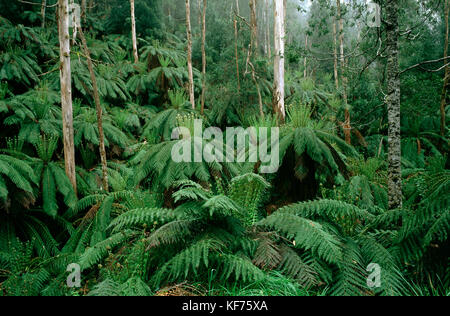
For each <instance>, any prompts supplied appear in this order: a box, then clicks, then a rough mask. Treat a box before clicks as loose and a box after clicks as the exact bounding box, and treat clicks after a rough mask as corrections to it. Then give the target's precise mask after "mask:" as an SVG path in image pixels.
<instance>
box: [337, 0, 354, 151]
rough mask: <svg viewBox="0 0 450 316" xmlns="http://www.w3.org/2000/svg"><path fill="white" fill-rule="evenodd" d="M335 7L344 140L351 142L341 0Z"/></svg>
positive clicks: (338, 0)
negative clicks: (337, 23) (343, 112)
mask: <svg viewBox="0 0 450 316" xmlns="http://www.w3.org/2000/svg"><path fill="white" fill-rule="evenodd" d="M336 7H337V19H338V21H339V46H340V61H341V82H342V98H343V99H344V106H345V121H344V125H343V129H344V135H345V142H346V143H347V144H349V145H350V144H351V142H352V138H351V130H352V127H351V123H350V110H349V107H348V99H347V78H346V76H345V53H344V19H343V17H342V11H341V0H336Z"/></svg>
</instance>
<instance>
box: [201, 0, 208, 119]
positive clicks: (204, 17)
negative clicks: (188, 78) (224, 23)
mask: <svg viewBox="0 0 450 316" xmlns="http://www.w3.org/2000/svg"><path fill="white" fill-rule="evenodd" d="M206 5H207V3H206V0H203V13H202V101H201V104H202V107H201V113H202V114H203V112H204V111H205V94H206V47H205V46H206Z"/></svg>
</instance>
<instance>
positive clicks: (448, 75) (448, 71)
mask: <svg viewBox="0 0 450 316" xmlns="http://www.w3.org/2000/svg"><path fill="white" fill-rule="evenodd" d="M449 10H450V2H449V0H446V1H445V28H446V32H445V41H444V42H445V43H444V65H447V64H448V35H449V25H448V15H449ZM449 81H450V67H449V66H446V67H445V74H444V84H443V87H442V94H441V107H440V112H441V136H442V137H444V136H445V108H446V106H447V94H448V90H449V88H450V87H449ZM441 142H442V141H441Z"/></svg>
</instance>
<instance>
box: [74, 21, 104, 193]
mask: <svg viewBox="0 0 450 316" xmlns="http://www.w3.org/2000/svg"><path fill="white" fill-rule="evenodd" d="M78 31H79V34H80V38H81V42H82V45H83V50H84V54H85V55H86V59H87V64H88V69H89V73H90V75H91V81H92V90H93V91H92V94H93V96H94V102H95V107H96V110H97V125H98V134H99V141H100V144H99V152H100V161H101V164H102V184H103V190H105V191H106V192H108V191H109V184H108V166H107V160H106V149H105V133H104V131H103V110H102V105H101V103H100V95H99V92H98V86H97V79H96V78H95V72H94V66H93V64H92V58H91V52H90V51H89V48H88V45H87V41H86V37H85V36H84V33H83V30H82V28H81V27H78Z"/></svg>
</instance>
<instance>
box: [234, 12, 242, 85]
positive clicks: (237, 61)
mask: <svg viewBox="0 0 450 316" xmlns="http://www.w3.org/2000/svg"><path fill="white" fill-rule="evenodd" d="M237 24H238V21H237V18H236V16H235V17H234V53H235V57H236V78H237V84H238V93H240V92H241V78H240V74H239V53H238V26H237Z"/></svg>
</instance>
